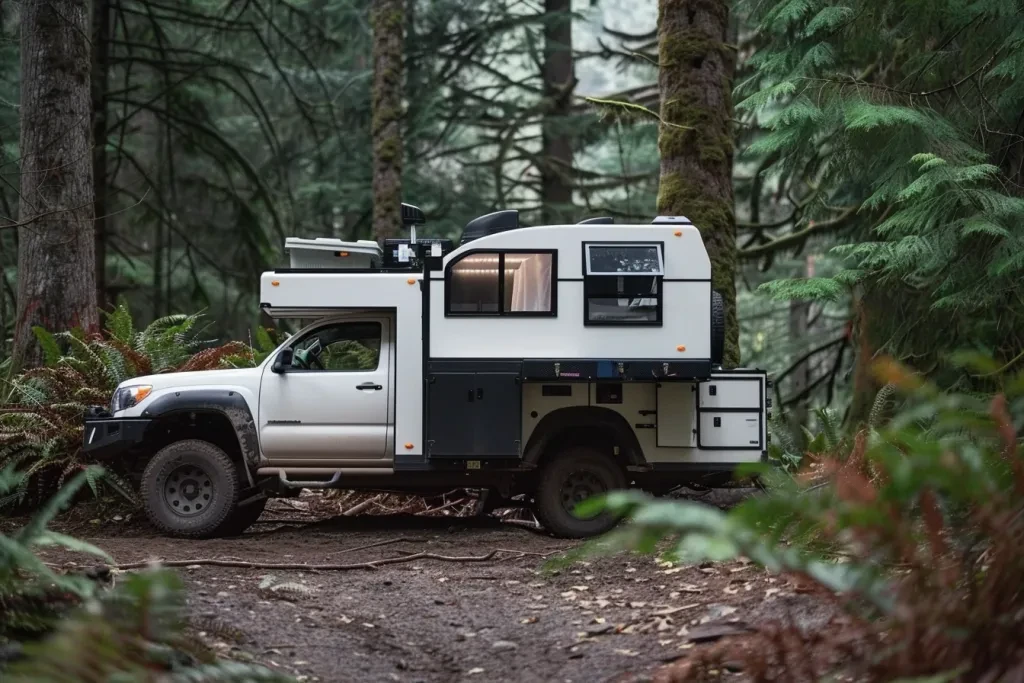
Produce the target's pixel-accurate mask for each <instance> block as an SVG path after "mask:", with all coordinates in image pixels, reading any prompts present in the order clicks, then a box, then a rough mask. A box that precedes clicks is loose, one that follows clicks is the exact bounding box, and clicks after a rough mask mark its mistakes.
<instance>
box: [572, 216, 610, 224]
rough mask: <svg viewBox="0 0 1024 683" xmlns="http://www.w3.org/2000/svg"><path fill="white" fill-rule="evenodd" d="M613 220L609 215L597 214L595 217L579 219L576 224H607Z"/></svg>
mask: <svg viewBox="0 0 1024 683" xmlns="http://www.w3.org/2000/svg"><path fill="white" fill-rule="evenodd" d="M614 222H615V219H614V218H612V217H611V216H598V217H597V218H588V219H586V220H584V221H580V222H579V223H577V224H576V225H608V224H610V223H614Z"/></svg>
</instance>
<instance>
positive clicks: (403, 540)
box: [328, 538, 425, 555]
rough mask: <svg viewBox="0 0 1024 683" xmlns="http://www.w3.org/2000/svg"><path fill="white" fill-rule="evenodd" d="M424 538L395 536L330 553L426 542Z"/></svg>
mask: <svg viewBox="0 0 1024 683" xmlns="http://www.w3.org/2000/svg"><path fill="white" fill-rule="evenodd" d="M424 542H425V541H424V540H420V539H415V538H393V539H391V540H390V541H378V542H377V543H370V544H368V545H358V546H356V547H355V548H345V549H343V550H336V551H335V552H333V553H328V555H341V554H343V553H354V552H355V551H357V550H368V549H370V548H379V547H380V546H382V545H392V544H394V543H424Z"/></svg>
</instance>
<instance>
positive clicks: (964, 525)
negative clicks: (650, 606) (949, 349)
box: [581, 362, 1024, 681]
mask: <svg viewBox="0 0 1024 683" xmlns="http://www.w3.org/2000/svg"><path fill="white" fill-rule="evenodd" d="M987 365H988V364H985V366H986V367H987ZM876 370H877V372H878V374H879V379H880V381H881V383H882V384H888V385H889V386H890V388H889V389H887V390H886V391H885V392H884V396H883V397H881V399H880V400H881V401H885V402H887V401H889V400H890V399H891V398H892V395H893V394H894V393H895V392H900V393H902V395H903V398H904V405H903V406H902V408H901V409H900V410H899V411H898V412H897V413H896V414H895V416H894V417H893V418H892V419H891V421H889V422H888V423H887V424H886V425H885V426H881V425H879V426H876V427H869V428H868V429H867V430H866V431H863V432H861V433H859V434H857V435H856V436H855V438H854V439H853V440H852V443H848V442H846V441H844V440H843V439H841V438H840V437H839V436H838V434H837V433H835V432H834V431H833V430H832V429H831V428H828V427H826V428H825V430H824V431H823V433H824V434H826V436H825V437H824V438H825V439H827V441H828V442H829V443H828V446H829V447H830V451H831V452H827V453H826V454H825V455H824V456H822V457H821V458H820V460H819V462H820V463H821V465H822V467H823V472H824V474H825V476H826V478H825V482H824V485H822V483H821V482H820V480H819V481H818V482H817V483H816V484H815V485H814V486H809V485H808V483H807V482H806V481H805V478H804V477H803V476H802V475H800V474H798V475H796V476H790V475H788V474H786V473H783V472H780V471H778V470H773V471H768V472H763V473H762V476H763V477H765V478H766V479H767V481H768V483H769V491H768V493H767V495H764V496H758V497H755V498H752V499H750V500H748V501H746V502H744V503H742V504H741V505H739V506H738V507H736V508H734V509H733V510H731V511H730V512H728V513H725V512H721V511H719V510H717V509H712V508H708V507H705V506H702V505H699V504H696V503H688V502H670V501H665V500H655V499H651V498H648V497H646V496H644V495H642V494H638V493H635V492H615V493H612V494H610V495H608V496H607V497H605V498H603V499H595V500H592V501H588V502H587V503H585V504H584V506H585V508H589V510H588V509H584V510H581V512H583V513H589V512H594V511H596V510H598V509H602V508H605V507H607V508H611V509H613V510H615V511H616V512H618V513H619V514H623V515H626V516H628V518H629V521H628V523H626V524H624V525H623V526H621V527H619V528H618V529H617V530H615V531H613V532H612V533H611V534H610V535H608V536H607V537H605V538H603V539H600V540H599V541H597V542H595V543H594V544H592V546H591V547H590V549H589V550H590V551H592V552H596V551H601V552H614V551H622V550H635V551H640V552H654V551H656V550H657V549H659V548H662V547H664V546H663V544H664V542H666V541H667V542H668V551H667V559H671V560H673V561H679V562H701V561H706V560H712V561H721V560H727V559H732V558H737V557H740V556H745V557H747V558H749V559H750V560H752V561H754V562H755V563H757V564H759V565H761V566H763V567H765V568H766V569H768V570H769V571H773V572H781V573H786V574H790V575H793V576H796V577H798V580H799V581H800V582H801V583H803V584H804V585H809V586H811V587H816V588H817V590H818V592H820V593H821V594H822V595H824V596H839V597H840V598H841V601H840V602H839V603H838V604H839V605H840V614H839V615H838V616H837V617H836V619H835V621H834V623H833V625H832V627H831V628H826V629H816V630H815V632H814V633H808V632H804V631H801V630H800V629H798V628H797V627H796V626H792V625H775V626H771V627H768V628H766V629H762V630H761V631H760V633H759V634H756V635H754V636H752V637H751V638H750V640H748V641H746V642H745V644H744V646H743V647H740V646H739V645H738V644H737V643H736V642H730V641H723V643H721V644H720V645H719V646H717V647H716V648H712V649H711V650H707V651H703V652H701V653H697V654H696V655H695V656H693V657H691V658H689V659H688V661H687V662H686V663H685V664H684V665H683V666H681V667H679V668H677V669H676V670H675V671H674V673H673V675H672V678H673V679H674V680H712V679H715V676H716V675H717V674H716V673H714V672H716V671H720V670H721V667H722V664H723V662H724V661H725V659H726V658H728V659H731V660H733V661H735V660H737V659H742V660H743V661H744V670H745V671H746V672H747V673H748V674H749V675H750V676H751V678H752V679H753V680H780V679H779V678H778V677H779V676H780V675H782V676H783V677H784V678H785V679H786V680H804V679H805V678H806V679H807V680H820V679H823V678H826V677H828V676H830V675H836V674H842V675H849V676H853V679H855V680H867V681H890V680H896V679H901V678H913V677H924V676H936V675H950V676H951V677H952V678H957V679H958V680H965V681H982V680H984V681H996V680H1009V679H1013V680H1019V677H1020V676H1021V675H1024V640H1022V639H1021V638H1020V632H1021V630H1022V628H1024V592H1022V591H1021V589H1020V587H1021V586H1022V585H1024V553H1021V552H1020V548H1021V544H1022V542H1024V458H1022V454H1021V450H1020V440H1019V438H1018V433H1019V430H1020V429H1021V427H1022V424H1024V375H1021V376H1018V377H1015V378H1008V379H1006V380H1004V381H1003V382H1002V386H1001V389H1002V391H1001V392H1000V393H996V394H994V395H989V396H987V397H985V396H978V395H973V394H972V395H966V394H948V393H943V392H940V391H939V390H938V389H937V388H936V387H935V386H934V385H932V384H930V383H928V382H926V381H924V380H922V379H921V378H919V377H917V376H914V375H912V374H911V373H909V372H908V371H906V370H904V369H903V368H902V367H901V366H899V365H897V364H894V363H891V362H883V363H880V364H879V365H878V366H877V367H876ZM843 444H845V446H843ZM839 446H843V447H842V448H837V447H839ZM818 476H819V478H820V476H821V475H820V474H819V475H818ZM837 549H838V550H840V551H841V553H840V554H841V555H842V556H843V558H844V560H843V561H842V562H838V561H836V560H835V555H836V554H835V552H834V551H835V550H837ZM826 550H828V551H829V552H825V551H826ZM811 652H813V653H814V656H813V657H810V659H808V658H809V655H808V653H811ZM791 661H801V662H802V664H801V670H802V672H797V671H794V670H792V669H787V662H791ZM951 672H953V673H954V674H955V675H953V674H951Z"/></svg>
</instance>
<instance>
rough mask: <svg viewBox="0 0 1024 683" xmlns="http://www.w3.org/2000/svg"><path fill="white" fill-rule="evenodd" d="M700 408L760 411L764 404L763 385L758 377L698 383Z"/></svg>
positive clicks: (711, 380) (717, 379) (721, 379)
mask: <svg viewBox="0 0 1024 683" xmlns="http://www.w3.org/2000/svg"><path fill="white" fill-rule="evenodd" d="M699 386H700V407H701V408H704V409H707V408H748V409H750V410H760V409H761V406H762V405H763V404H764V383H763V381H762V380H761V378H760V377H749V378H748V377H744V378H743V379H739V378H735V379H734V378H728V379H725V378H721V377H719V378H714V377H712V378H711V379H709V380H707V381H706V382H701V383H700V385H699Z"/></svg>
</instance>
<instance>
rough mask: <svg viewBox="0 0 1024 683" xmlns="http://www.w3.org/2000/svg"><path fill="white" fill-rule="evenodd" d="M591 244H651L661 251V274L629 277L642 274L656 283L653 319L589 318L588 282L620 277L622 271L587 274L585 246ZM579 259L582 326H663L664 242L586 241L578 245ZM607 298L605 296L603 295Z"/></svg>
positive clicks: (589, 289) (589, 297)
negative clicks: (581, 291) (655, 302)
mask: <svg viewBox="0 0 1024 683" xmlns="http://www.w3.org/2000/svg"><path fill="white" fill-rule="evenodd" d="M591 245H622V246H630V245H635V246H651V245H657V247H658V249H659V250H660V251H661V270H662V274H661V275H651V274H649V273H643V274H641V273H636V274H634V275H632V276H630V277H635V276H637V275H643V276H644V277H650V278H654V279H655V280H656V281H657V283H658V294H657V296H656V301H657V305H656V306H655V309H654V310H655V319H654V320H590V316H589V315H588V314H587V313H588V304H589V302H590V299H591V298H592V297H591V294H590V292H591V288H590V286H589V285H590V283H591V282H593V281H594V280H595V279H603V278H613V277H621V276H623V273H614V274H613V273H605V274H596V275H589V274H587V269H588V265H589V264H588V262H587V261H588V259H587V255H588V254H587V247H588V246H591ZM580 251H581V252H582V253H581V256H582V260H581V263H580V265H581V271H580V272H581V274H582V275H583V311H582V313H583V326H584V327H663V326H664V324H665V323H664V308H665V270H666V264H665V242H663V241H659V240H598V241H593V242H590V241H587V242H583V243H582V245H580ZM603 298H607V297H603Z"/></svg>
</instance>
